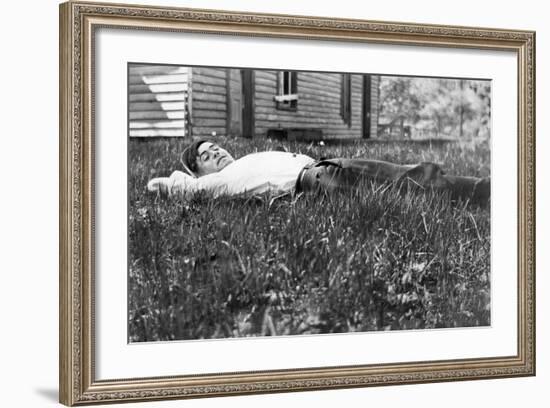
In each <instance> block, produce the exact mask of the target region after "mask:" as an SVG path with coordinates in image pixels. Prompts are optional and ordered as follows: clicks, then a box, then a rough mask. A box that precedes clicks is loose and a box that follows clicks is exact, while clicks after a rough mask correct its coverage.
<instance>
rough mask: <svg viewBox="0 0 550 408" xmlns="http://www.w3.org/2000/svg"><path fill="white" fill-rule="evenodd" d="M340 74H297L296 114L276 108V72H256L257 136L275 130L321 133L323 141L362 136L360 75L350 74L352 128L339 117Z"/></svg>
mask: <svg viewBox="0 0 550 408" xmlns="http://www.w3.org/2000/svg"><path fill="white" fill-rule="evenodd" d="M341 77H342V75H341V74H330V73H316V72H299V73H298V80H297V84H298V108H297V109H296V111H289V110H281V109H277V105H276V102H275V101H274V99H273V97H274V96H275V95H277V71H256V72H255V84H256V92H255V105H256V110H255V111H256V135H257V136H265V135H266V133H267V130H268V129H270V128H278V127H307V128H316V129H319V128H320V129H322V130H323V136H324V137H326V138H360V137H361V136H362V132H361V126H362V119H361V114H362V105H361V104H362V86H363V79H362V76H361V75H352V78H351V89H352V113H351V114H352V120H351V126H348V125H347V124H345V123H344V121H343V119H342V116H341V114H340V103H341V101H340V89H341Z"/></svg>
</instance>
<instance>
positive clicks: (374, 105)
mask: <svg viewBox="0 0 550 408" xmlns="http://www.w3.org/2000/svg"><path fill="white" fill-rule="evenodd" d="M370 78H371V79H370V80H371V109H370V115H371V116H370V117H371V121H370V137H371V138H375V137H378V114H379V111H380V107H379V102H380V75H371V77H370Z"/></svg>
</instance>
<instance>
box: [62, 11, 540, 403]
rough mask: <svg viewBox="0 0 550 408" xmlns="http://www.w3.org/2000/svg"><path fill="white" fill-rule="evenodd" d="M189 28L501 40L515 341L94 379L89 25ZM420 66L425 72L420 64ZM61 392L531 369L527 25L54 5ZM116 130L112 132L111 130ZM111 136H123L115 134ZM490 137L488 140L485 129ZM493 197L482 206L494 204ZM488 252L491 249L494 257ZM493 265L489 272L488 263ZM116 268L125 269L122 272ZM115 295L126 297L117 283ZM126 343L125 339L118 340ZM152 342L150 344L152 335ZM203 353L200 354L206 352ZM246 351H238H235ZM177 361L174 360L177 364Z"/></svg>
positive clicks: (426, 43)
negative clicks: (503, 346)
mask: <svg viewBox="0 0 550 408" xmlns="http://www.w3.org/2000/svg"><path fill="white" fill-rule="evenodd" d="M102 28H108V29H112V30H139V31H140V32H141V33H142V34H143V33H154V32H156V33H158V32H161V33H196V34H207V35H208V34H216V35H230V36H233V37H236V38H250V37H255V38H272V39H286V40H288V39H299V40H303V41H315V40H323V41H328V42H334V43H336V44H347V45H350V44H363V43H371V44H378V45H382V46H420V47H440V48H444V49H451V50H455V49H456V50H457V52H458V50H464V49H467V50H472V49H473V50H478V51H503V52H508V53H513V54H514V55H515V57H516V60H517V78H516V79H517V86H516V88H517V108H518V109H517V139H516V140H517V143H516V144H515V146H513V148H515V149H517V163H518V166H517V180H509V183H517V192H518V194H517V197H516V199H517V214H513V215H512V214H509V216H510V217H512V216H514V217H517V255H516V257H517V265H510V266H509V268H511V269H513V271H514V276H515V277H516V279H517V292H515V293H514V295H515V296H516V298H517V319H516V321H517V327H516V330H515V332H516V335H515V338H514V340H515V341H517V350H516V352H515V353H512V354H511V355H498V354H495V355H492V356H488V357H481V358H479V357H471V358H459V359H442V360H441V359H437V360H430V361H414V362H386V363H380V364H378V363H377V364H370V363H369V364H365V363H363V362H362V361H357V363H355V364H351V365H350V364H345V365H330V366H323V364H322V363H321V361H322V360H321V359H319V364H317V365H313V366H308V367H306V368H295V367H288V368H283V369H281V368H278V369H267V370H253V371H240V370H237V369H229V370H224V371H223V372H209V373H207V374H204V373H198V372H195V373H187V372H186V373H185V374H181V375H170V376H157V375H155V374H154V373H151V375H147V376H141V375H140V376H131V377H132V378H112V379H111V378H98V376H97V355H98V352H100V351H99V350H98V349H97V346H96V341H95V339H96V324H97V321H96V314H95V308H96V300H97V297H98V293H97V286H96V273H97V270H96V265H97V259H96V256H100V254H97V253H96V250H95V248H96V242H95V240H96V239H97V236H96V231H95V215H96V214H95V212H96V207H95V197H96V193H97V191H99V190H101V187H102V186H101V185H100V183H98V182H97V180H96V161H97V159H98V157H97V156H96V150H95V147H96V146H95V143H96V134H95V132H96V125H97V124H96V122H95V120H96V118H95V111H96V108H97V106H96V99H95V83H96V79H97V78H96V77H95V70H96V60H95V51H96V45H97V44H96V32H97V30H99V29H102ZM426 74H427V75H429V74H430V73H429V72H427V73H426ZM59 79H60V179H59V182H60V197H59V199H60V201H59V203H60V215H59V216H60V253H59V262H60V271H59V272H60V303H59V305H60V331H59V347H60V348H59V350H60V380H59V384H60V394H59V395H60V402H62V403H63V404H66V405H70V406H72V405H80V404H91V403H108V402H128V401H147V400H158V399H177V398H194V397H205V396H223V395H239V394H254V393H269V392H281V391H306V390H320V389H337V388H347V387H365V386H374V385H393V384H411V383H426V382H437V381H453V380H473V379H487V378H505V377H519V376H532V375H535V33H534V32H531V31H516V30H504V29H488V28H469V27H454V26H436V25H422V24H411V23H394V22H374V21H362V20H346V19H331V18H318V17H299V16H287V15H267V14H250V13H239V12H229V11H212V10H195V9H178V8H161V7H146V6H133V5H114V4H113V5H105V4H95V3H87V2H68V3H64V4H62V5H61V6H60V78H59ZM113 137H118V136H113ZM120 137H121V138H122V137H125V136H124V135H120ZM494 143H499V141H498V140H495V141H494ZM498 210H499V208H498V203H493V211H498ZM495 256H499V254H498V253H496V254H495V253H494V254H493V257H495ZM493 272H494V273H496V271H493ZM124 273H125V271H124ZM121 299H122V300H121V303H124V302H125V296H124V295H123V294H121ZM128 347H132V346H130V345H128ZM151 347H153V346H151ZM205 358H207V357H205ZM244 358H246V357H244ZM184 372H185V370H183V369H182V373H184Z"/></svg>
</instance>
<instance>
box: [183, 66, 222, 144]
mask: <svg viewBox="0 0 550 408" xmlns="http://www.w3.org/2000/svg"><path fill="white" fill-rule="evenodd" d="M192 70H193V76H192V78H193V79H192V81H191V83H192V98H193V99H192V105H191V129H192V130H191V134H192V135H193V136H194V137H206V136H212V134H213V132H215V133H216V135H218V136H220V135H225V134H226V130H227V121H226V120H227V102H226V100H227V82H226V75H227V71H228V70H227V69H226V68H208V67H194V68H192Z"/></svg>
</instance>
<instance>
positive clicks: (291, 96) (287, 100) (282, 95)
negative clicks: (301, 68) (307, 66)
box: [274, 71, 298, 110]
mask: <svg viewBox="0 0 550 408" xmlns="http://www.w3.org/2000/svg"><path fill="white" fill-rule="evenodd" d="M277 88H278V94H277V95H276V96H275V97H274V99H275V101H276V102H277V109H287V110H296V109H297V108H298V73H297V72H295V71H281V72H279V75H278V78H277Z"/></svg>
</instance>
